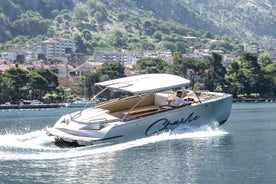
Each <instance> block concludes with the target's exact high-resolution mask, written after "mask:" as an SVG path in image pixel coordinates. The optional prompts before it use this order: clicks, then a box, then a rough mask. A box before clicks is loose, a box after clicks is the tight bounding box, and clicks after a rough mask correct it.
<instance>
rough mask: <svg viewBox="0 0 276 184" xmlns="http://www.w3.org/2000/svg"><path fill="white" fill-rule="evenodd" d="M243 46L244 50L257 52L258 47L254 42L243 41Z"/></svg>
mask: <svg viewBox="0 0 276 184" xmlns="http://www.w3.org/2000/svg"><path fill="white" fill-rule="evenodd" d="M243 47H244V51H245V52H250V53H255V54H257V53H258V48H257V44H256V43H252V44H248V43H245V44H244V45H243Z"/></svg>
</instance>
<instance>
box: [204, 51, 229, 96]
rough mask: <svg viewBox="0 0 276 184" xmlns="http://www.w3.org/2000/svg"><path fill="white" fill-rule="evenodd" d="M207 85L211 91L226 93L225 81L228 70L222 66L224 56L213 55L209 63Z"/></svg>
mask: <svg viewBox="0 0 276 184" xmlns="http://www.w3.org/2000/svg"><path fill="white" fill-rule="evenodd" d="M205 74H206V78H205V85H206V88H207V89H208V90H210V91H215V90H219V91H221V90H222V91H225V90H226V89H225V88H226V87H228V85H227V81H226V80H225V74H226V68H225V67H224V66H223V65H222V56H221V55H220V54H217V53H214V52H213V53H212V55H211V57H209V59H208V62H207V69H206V73H205Z"/></svg>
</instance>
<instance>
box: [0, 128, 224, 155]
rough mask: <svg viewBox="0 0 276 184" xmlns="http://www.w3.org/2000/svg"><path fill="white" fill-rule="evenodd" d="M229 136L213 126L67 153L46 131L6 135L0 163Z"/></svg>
mask: <svg viewBox="0 0 276 184" xmlns="http://www.w3.org/2000/svg"><path fill="white" fill-rule="evenodd" d="M226 134H228V133H227V132H225V131H224V130H221V129H219V128H212V127H209V126H204V127H201V128H195V127H187V126H181V127H179V128H177V129H175V130H174V131H171V132H165V133H162V134H159V135H156V136H151V137H146V138H142V139H137V140H134V141H129V142H125V143H117V144H114V143H103V144H99V145H92V146H86V147H78V148H66V149H60V148H58V147H56V146H55V145H54V143H53V141H54V139H53V137H48V136H47V135H46V133H45V131H44V130H39V131H33V132H30V133H27V134H4V135H0V160H54V159H72V158H79V157H85V156H91V155H97V154H102V153H109V152H116V151H121V150H126V149H130V148H134V147H139V146H144V145H147V144H153V143H157V142H162V141H168V140H177V139H210V137H218V136H224V135H226Z"/></svg>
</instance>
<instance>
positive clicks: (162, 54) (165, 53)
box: [94, 50, 172, 64]
mask: <svg viewBox="0 0 276 184" xmlns="http://www.w3.org/2000/svg"><path fill="white" fill-rule="evenodd" d="M144 58H160V59H163V60H165V61H167V62H171V61H172V52H171V51H170V50H137V51H126V52H97V53H95V56H94V59H95V61H97V62H122V63H125V64H126V63H128V64H135V63H136V62H137V61H138V60H140V59H144Z"/></svg>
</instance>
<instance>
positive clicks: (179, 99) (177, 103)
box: [169, 91, 191, 106]
mask: <svg viewBox="0 0 276 184" xmlns="http://www.w3.org/2000/svg"><path fill="white" fill-rule="evenodd" d="M190 104H191V103H190V102H189V101H188V100H183V98H182V91H177V92H176V96H175V98H174V99H173V100H172V101H171V102H169V105H172V106H181V105H190Z"/></svg>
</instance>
